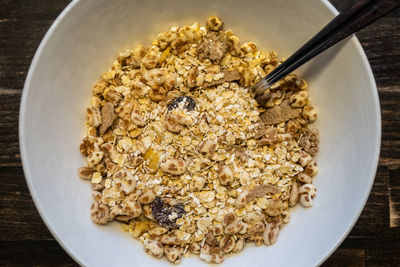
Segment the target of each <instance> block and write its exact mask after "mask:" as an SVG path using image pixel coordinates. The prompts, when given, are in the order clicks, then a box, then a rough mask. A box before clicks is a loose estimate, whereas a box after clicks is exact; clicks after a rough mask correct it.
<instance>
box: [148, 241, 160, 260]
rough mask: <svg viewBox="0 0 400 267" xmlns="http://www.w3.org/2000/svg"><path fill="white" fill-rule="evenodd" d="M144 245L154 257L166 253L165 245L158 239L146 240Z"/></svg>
mask: <svg viewBox="0 0 400 267" xmlns="http://www.w3.org/2000/svg"><path fill="white" fill-rule="evenodd" d="M143 247H144V250H145V251H146V253H148V254H150V255H151V256H153V257H156V258H161V257H162V256H163V255H164V248H163V245H162V244H161V243H160V242H158V241H156V240H145V241H144V243H143Z"/></svg>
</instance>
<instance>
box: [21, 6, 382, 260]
mask: <svg viewBox="0 0 400 267" xmlns="http://www.w3.org/2000/svg"><path fill="white" fill-rule="evenodd" d="M334 12H335V11H334V9H333V8H332V7H331V6H330V4H329V3H327V2H324V1H320V0H310V1H299V0H286V1H281V0H268V1H266V0H259V1H257V0H253V1H240V0H220V1H214V0H202V1H194V0H190V1H189V0H174V1H161V0H146V1H144V0H137V1H130V0H114V1H106V0H102V1H99V0H85V1H74V2H72V4H71V5H69V6H68V7H67V9H66V10H65V11H64V12H63V14H62V15H61V16H60V17H59V18H58V19H57V21H56V23H55V24H54V25H53V26H52V28H51V29H50V31H49V33H48V34H47V35H46V37H45V39H44V40H43V42H42V44H41V46H40V48H39V50H38V52H37V54H36V56H35V59H34V61H33V63H32V66H31V69H30V71H29V75H28V78H27V81H26V84H25V88H24V93H23V100H22V105H21V114H20V116H21V117H20V142H21V154H22V160H23V165H24V170H25V174H26V178H27V181H28V185H29V187H30V190H31V193H32V196H33V198H34V201H35V203H36V206H37V208H38V210H39V212H40V213H41V215H42V217H43V219H44V220H45V222H46V224H47V226H48V227H49V229H50V230H51V232H52V233H53V235H55V237H56V238H57V239H58V241H60V243H61V244H62V245H63V247H64V248H65V249H66V250H67V251H68V252H69V253H70V254H71V255H72V256H73V257H74V258H75V259H76V260H77V261H78V262H80V263H81V264H84V265H88V266H110V265H112V266H128V265H130V266H131V265H132V264H136V265H137V266H145V264H160V265H162V264H165V265H166V266H169V264H168V263H167V262H166V261H164V260H161V261H160V260H155V259H153V258H151V257H150V256H147V255H145V254H144V252H143V250H142V248H141V245H140V244H139V243H138V242H137V241H135V240H134V239H132V238H131V237H130V236H129V235H128V234H127V233H124V232H123V231H122V230H121V229H120V225H119V224H118V223H114V224H111V225H108V226H98V225H95V224H94V223H92V221H91V219H90V216H89V208H90V203H91V189H90V186H89V184H87V183H86V182H84V181H82V180H80V179H79V178H78V177H77V168H78V167H81V166H83V165H84V164H85V161H84V158H83V157H82V156H81V155H80V153H79V150H78V146H79V143H80V141H81V139H82V137H83V136H84V128H85V127H84V123H85V109H86V107H87V105H88V104H89V99H90V94H91V87H92V85H93V84H94V83H95V82H96V81H97V80H98V78H99V74H100V73H102V72H103V71H105V70H106V69H107V68H108V67H109V66H110V65H111V63H112V61H113V59H114V58H115V57H116V55H117V53H118V52H119V51H121V50H123V49H124V48H128V47H133V46H134V45H136V44H139V43H144V44H149V43H150V42H151V40H152V39H153V38H154V37H155V36H156V34H157V33H158V32H160V31H165V30H167V29H168V27H169V26H171V25H176V24H179V25H188V24H192V23H193V22H195V21H199V22H200V23H201V24H204V21H205V20H206V18H207V17H208V16H209V15H212V14H217V15H219V16H220V17H221V18H222V19H223V20H224V21H225V25H226V28H230V29H232V30H233V31H234V32H235V33H236V34H237V35H238V36H239V37H240V39H241V41H254V42H256V44H257V45H258V46H259V47H261V48H262V49H266V50H275V51H277V52H278V54H279V56H281V57H287V56H289V55H290V54H291V53H292V52H294V51H295V50H296V48H298V47H299V46H300V45H302V44H303V43H304V42H305V41H306V40H307V39H309V38H310V37H311V36H312V35H314V34H315V33H316V32H317V31H318V30H319V29H320V28H321V27H322V26H324V25H325V24H326V23H327V22H328V21H329V20H330V19H331V18H332V17H333V16H334ZM298 73H300V74H301V75H304V77H305V78H306V80H307V81H308V82H309V85H310V95H311V98H312V101H313V103H314V105H316V106H317V108H318V110H319V119H318V121H317V123H316V124H315V126H316V127H318V128H319V129H320V133H321V151H320V153H319V155H318V163H319V166H320V172H319V174H318V176H317V177H316V179H315V184H316V187H317V189H318V195H317V197H316V199H315V205H314V207H313V208H311V209H302V208H298V209H296V210H294V211H293V212H292V214H291V222H290V223H289V224H288V225H286V226H285V227H284V228H283V230H282V232H281V233H280V236H279V239H278V242H277V243H276V244H275V245H273V246H271V247H264V246H263V247H250V248H249V247H247V248H246V249H245V250H244V252H242V253H241V254H239V255H237V256H235V257H230V258H228V259H226V260H225V262H224V263H223V265H224V266H261V265H264V263H265V260H267V261H268V265H269V266H278V265H279V266H293V265H296V266H305V265H307V266H311V265H316V264H318V263H320V262H321V261H323V260H324V259H325V258H326V257H327V256H328V255H329V254H330V253H331V252H332V250H333V249H334V248H335V247H336V246H337V245H338V244H339V243H340V241H341V240H342V239H343V238H344V237H345V235H346V234H347V233H348V231H349V230H350V228H351V226H352V225H353V224H354V222H355V221H356V219H357V218H358V215H359V213H360V212H361V210H362V207H363V205H364V203H365V200H366V198H367V196H368V194H369V191H370V187H371V185H372V182H373V178H374V175H375V171H376V165H377V159H378V154H379V143H380V115H379V102H378V96H377V93H376V87H375V83H374V80H373V76H372V73H371V71H370V68H369V65H368V62H367V60H366V58H365V55H364V53H363V51H362V49H361V46H360V45H359V43H358V41H357V40H356V39H355V38H352V39H349V40H346V41H344V42H342V43H340V44H339V45H337V46H335V47H334V48H332V49H330V50H328V51H327V52H325V53H324V54H322V55H320V56H319V57H318V58H316V59H315V60H313V61H312V62H310V63H308V64H307V65H305V66H304V67H303V68H301V69H300V70H299V71H298ZM181 264H182V266H189V265H190V266H197V265H202V262H201V261H200V260H199V259H198V258H197V257H191V258H189V259H184V260H183V261H182V263H181Z"/></svg>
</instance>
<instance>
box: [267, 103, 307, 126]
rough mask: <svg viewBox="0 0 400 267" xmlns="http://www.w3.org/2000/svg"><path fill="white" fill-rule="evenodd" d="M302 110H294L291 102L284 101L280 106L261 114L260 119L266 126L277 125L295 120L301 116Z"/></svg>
mask: <svg viewBox="0 0 400 267" xmlns="http://www.w3.org/2000/svg"><path fill="white" fill-rule="evenodd" d="M300 113H301V109H299V108H292V107H291V106H290V105H289V100H284V101H283V102H282V103H281V104H280V105H278V106H274V107H272V108H269V109H267V110H266V111H264V112H263V113H261V114H260V118H261V120H262V121H263V123H264V124H265V125H271V124H277V123H281V122H285V121H288V120H290V119H294V118H296V117H297V116H299V115H300Z"/></svg>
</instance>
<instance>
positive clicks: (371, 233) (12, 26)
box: [0, 0, 400, 266]
mask: <svg viewBox="0 0 400 267" xmlns="http://www.w3.org/2000/svg"><path fill="white" fill-rule="evenodd" d="M69 2H70V1H68V0H46V1H45V0H0V6H1V8H0V266H77V264H76V263H75V262H74V261H73V260H72V259H71V257H70V256H68V254H67V253H66V252H64V250H63V249H62V248H61V247H60V245H59V244H58V243H57V242H56V241H55V240H54V238H53V236H52V235H51V234H50V233H49V231H48V230H47V228H46V226H45V225H44V223H43V222H42V220H41V218H40V216H39V214H38V213H37V211H36V208H35V206H34V204H33V202H32V199H31V196H30V194H29V191H28V188H27V185H26V182H25V178H24V174H23V171H22V165H21V157H20V153H19V144H18V113H19V104H20V98H21V94H22V87H23V84H24V81H25V77H26V74H27V71H28V68H29V65H30V62H31V60H32V57H33V55H34V53H35V51H36V49H37V47H38V45H39V43H40V41H41V39H42V38H43V36H44V34H45V33H46V31H47V29H48V28H49V27H50V25H51V24H52V22H53V21H54V19H55V18H56V17H57V16H58V15H59V13H60V12H61V11H62V10H63V9H64V7H65V6H66V5H67V4H68V3H69ZM331 2H332V3H333V4H334V6H336V7H337V8H338V9H339V10H340V9H343V8H345V7H346V5H348V4H349V3H350V2H351V1H350V0H332V1H331ZM357 37H358V38H359V40H360V42H361V44H362V46H363V48H364V50H365V52H366V55H367V57H368V60H369V62H370V64H371V67H372V70H373V73H374V76H375V80H376V83H377V86H378V90H379V97H380V103H381V109H382V149H381V157H380V161H379V167H378V171H377V174H376V178H375V183H374V186H373V188H372V192H371V195H370V196H369V198H368V202H367V204H366V206H365V208H364V210H363V212H362V214H361V216H360V218H359V220H358V221H357V223H356V225H355V226H354V228H353V230H352V231H351V232H350V234H349V235H348V237H347V238H346V239H345V240H344V242H343V243H342V244H341V245H340V247H339V248H338V249H337V250H336V251H335V252H334V253H333V254H332V256H331V257H330V258H329V259H328V260H327V261H326V262H325V263H324V264H323V265H324V266H400V109H399V108H398V106H399V104H400V10H396V11H395V12H393V13H391V14H389V15H388V16H386V17H385V18H383V19H381V20H379V21H377V22H375V23H374V24H372V25H370V26H369V27H368V28H366V29H364V30H362V31H361V32H360V33H358V34H357Z"/></svg>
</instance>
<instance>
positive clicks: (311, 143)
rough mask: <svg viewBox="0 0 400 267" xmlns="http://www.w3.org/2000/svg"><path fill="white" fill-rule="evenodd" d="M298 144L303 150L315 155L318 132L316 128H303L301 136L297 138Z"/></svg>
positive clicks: (317, 148)
mask: <svg viewBox="0 0 400 267" xmlns="http://www.w3.org/2000/svg"><path fill="white" fill-rule="evenodd" d="M299 145H300V146H301V147H302V148H304V150H305V151H306V152H308V153H310V154H311V156H315V154H317V152H318V150H319V147H318V146H319V132H318V130H317V129H312V128H306V129H304V130H303V133H302V137H301V138H300V140H299Z"/></svg>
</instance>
